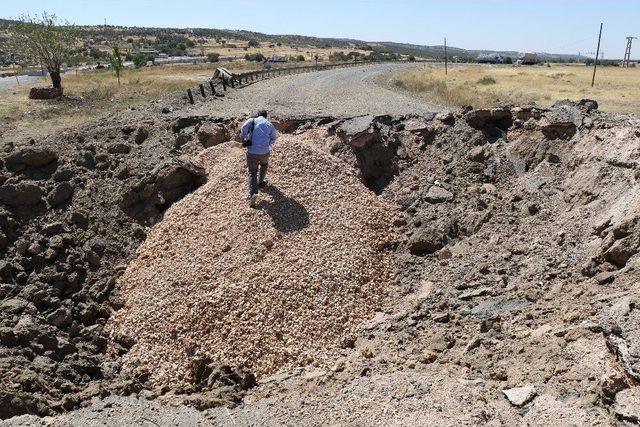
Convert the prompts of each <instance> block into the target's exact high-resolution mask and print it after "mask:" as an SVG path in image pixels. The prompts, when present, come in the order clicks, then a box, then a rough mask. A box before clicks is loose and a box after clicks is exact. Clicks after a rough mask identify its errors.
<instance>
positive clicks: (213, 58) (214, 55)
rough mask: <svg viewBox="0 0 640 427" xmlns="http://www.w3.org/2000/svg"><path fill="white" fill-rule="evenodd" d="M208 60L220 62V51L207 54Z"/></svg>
mask: <svg viewBox="0 0 640 427" xmlns="http://www.w3.org/2000/svg"><path fill="white" fill-rule="evenodd" d="M207 61H208V62H218V61H220V54H219V53H210V54H208V55H207Z"/></svg>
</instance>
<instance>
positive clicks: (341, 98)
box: [194, 64, 442, 117]
mask: <svg viewBox="0 0 640 427" xmlns="http://www.w3.org/2000/svg"><path fill="white" fill-rule="evenodd" d="M420 66H421V65H420V64H375V65H362V66H360V67H353V68H340V69H334V70H327V71H318V72H311V73H306V74H298V75H291V76H282V77H275V78H272V79H268V80H264V81H258V82H255V83H253V84H251V85H249V86H246V87H243V88H241V89H237V90H230V91H229V92H227V96H226V97H225V98H224V101H221V102H214V103H203V104H201V105H200V106H198V105H196V106H194V110H195V112H197V113H199V114H215V115H218V116H225V117H237V116H239V115H244V114H246V115H250V114H254V113H255V112H256V111H257V110H260V109H266V110H268V111H269V112H270V114H271V115H273V116H276V117H300V116H333V117H352V116H358V115H364V114H370V115H382V114H391V115H403V114H427V113H431V112H436V111H440V110H441V109H442V107H439V106H437V105H435V104H431V103H428V102H426V101H424V100H421V99H417V98H413V97H410V96H407V95H404V94H401V93H398V92H395V91H392V90H389V89H386V88H385V87H383V85H381V84H380V83H381V81H382V80H384V79H385V78H388V77H387V73H389V72H391V71H394V70H402V69H408V68H414V67H420Z"/></svg>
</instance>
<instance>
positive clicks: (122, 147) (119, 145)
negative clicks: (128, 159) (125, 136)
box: [107, 142, 131, 154]
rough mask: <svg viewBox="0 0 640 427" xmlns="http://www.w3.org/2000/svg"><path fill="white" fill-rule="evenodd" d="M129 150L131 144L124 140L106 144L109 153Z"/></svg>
mask: <svg viewBox="0 0 640 427" xmlns="http://www.w3.org/2000/svg"><path fill="white" fill-rule="evenodd" d="M130 151H131V146H130V145H129V144H125V143H124V142H115V143H113V144H109V145H108V146H107V152H108V153H110V154H127V153H129V152H130Z"/></svg>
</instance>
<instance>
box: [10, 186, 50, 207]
mask: <svg viewBox="0 0 640 427" xmlns="http://www.w3.org/2000/svg"><path fill="white" fill-rule="evenodd" d="M42 194H43V191H42V188H40V187H38V186H37V185H36V184H33V183H31V182H25V181H22V182H20V183H18V184H5V185H3V186H0V202H2V203H4V204H5V205H9V206H28V205H35V204H38V203H40V202H41V201H42Z"/></svg>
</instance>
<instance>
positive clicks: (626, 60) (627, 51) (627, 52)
mask: <svg viewBox="0 0 640 427" xmlns="http://www.w3.org/2000/svg"><path fill="white" fill-rule="evenodd" d="M633 39H637V37H631V36H629V37H627V48H626V49H625V51H624V59H623V60H622V66H623V67H627V68H628V67H629V61H631V43H632V42H633Z"/></svg>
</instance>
